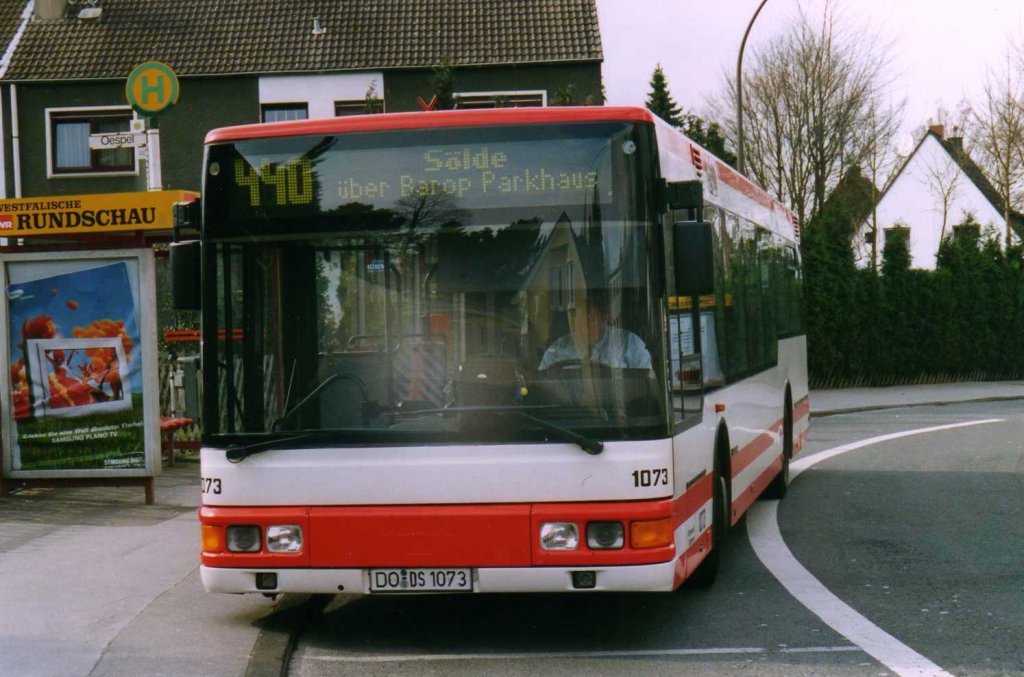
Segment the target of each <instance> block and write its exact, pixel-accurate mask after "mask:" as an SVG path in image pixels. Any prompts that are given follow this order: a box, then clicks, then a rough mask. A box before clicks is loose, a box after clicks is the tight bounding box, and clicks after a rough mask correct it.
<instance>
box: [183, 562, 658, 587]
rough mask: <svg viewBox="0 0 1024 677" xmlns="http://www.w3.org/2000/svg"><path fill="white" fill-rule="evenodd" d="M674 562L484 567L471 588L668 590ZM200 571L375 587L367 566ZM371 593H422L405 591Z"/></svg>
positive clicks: (288, 582)
mask: <svg viewBox="0 0 1024 677" xmlns="http://www.w3.org/2000/svg"><path fill="white" fill-rule="evenodd" d="M676 566H677V562H676V561H669V562H662V563H658V564H641V565H630V566H608V567H603V566H596V567H587V566H578V567H510V568H500V567H481V568H474V569H472V592H474V593H500V592H524V593H528V592H668V591H671V590H672V589H673V587H674V580H675V577H676ZM581 572H592V573H593V574H594V576H593V585H592V586H590V587H586V588H580V587H578V585H574V580H576V582H577V584H578V583H579V581H580V573H581ZM199 573H200V577H201V579H202V581H203V586H204V587H205V588H206V590H207V591H208V592H226V593H246V592H258V593H264V594H283V593H307V594H352V595H362V594H371V592H372V591H371V589H370V570H369V569H290V568H281V569H248V568H238V569H231V568H221V567H208V566H200V567H199ZM258 574H276V576H275V577H274V579H276V580H274V579H271V580H274V583H275V586H274V587H273V588H268V587H266V583H267V577H262V580H261V583H262V585H261V586H260V587H258V586H257V578H258ZM573 574H576V576H575V577H574V575H573ZM588 582H589V581H588ZM436 592H437V591H432V592H431V593H429V594H435V593H436ZM441 592H442V593H444V594H449V593H447V592H446V591H441ZM467 592H469V591H467ZM373 594H424V593H419V592H416V591H413V590H407V591H400V592H399V591H396V592H390V591H389V592H373ZM454 594H458V593H454Z"/></svg>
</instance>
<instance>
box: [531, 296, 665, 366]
mask: <svg viewBox="0 0 1024 677" xmlns="http://www.w3.org/2000/svg"><path fill="white" fill-rule="evenodd" d="M580 305H583V306H584V309H582V310H581V308H580ZM580 305H577V306H576V307H575V308H574V309H571V310H570V311H569V320H570V325H569V326H570V332H569V333H568V334H566V335H565V336H562V337H561V338H559V339H558V340H556V341H555V342H554V343H552V344H551V345H550V346H548V348H547V350H545V351H544V355H543V356H542V357H541V359H540V365H539V366H538V369H540V370H544V369H548V368H549V367H552V366H555V365H557V364H559V363H564V362H565V361H566V360H579V359H583V360H589V361H592V362H596V363H598V364H603V365H605V366H607V367H613V368H617V369H650V368H651V354H650V353H649V352H648V351H647V346H646V345H644V342H643V339H641V338H640V337H639V336H637V335H636V334H634V333H633V332H631V331H627V330H625V329H622V328H621V327H614V326H611V325H610V324H609V322H610V320H611V311H610V309H609V303H608V294H607V292H606V291H604V290H597V289H592V290H590V291H589V293H588V294H587V296H586V299H585V300H584V302H583V303H582V304H580Z"/></svg>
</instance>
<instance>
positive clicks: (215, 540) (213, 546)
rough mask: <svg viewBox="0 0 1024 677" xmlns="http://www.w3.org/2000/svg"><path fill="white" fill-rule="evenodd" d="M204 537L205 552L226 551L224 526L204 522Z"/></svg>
mask: <svg viewBox="0 0 1024 677" xmlns="http://www.w3.org/2000/svg"><path fill="white" fill-rule="evenodd" d="M202 538H203V552H224V527H220V526H214V525H212V524H204V525H203V528H202Z"/></svg>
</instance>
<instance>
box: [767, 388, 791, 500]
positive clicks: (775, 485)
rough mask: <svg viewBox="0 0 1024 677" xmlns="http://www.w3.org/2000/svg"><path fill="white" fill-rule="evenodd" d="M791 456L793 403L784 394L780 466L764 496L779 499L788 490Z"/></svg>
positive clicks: (783, 496)
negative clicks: (784, 408)
mask: <svg viewBox="0 0 1024 677" xmlns="http://www.w3.org/2000/svg"><path fill="white" fill-rule="evenodd" d="M792 457H793V405H791V404H790V398H789V395H788V394H787V395H786V411H785V413H784V414H783V417H782V468H781V469H780V470H779V474H778V475H776V476H775V478H774V479H772V481H771V484H769V485H768V486H767V487H765V490H764V494H763V496H764V498H768V499H775V500H779V501H781V500H782V499H783V498H785V497H786V494H787V493H788V492H789V459H790V458H792Z"/></svg>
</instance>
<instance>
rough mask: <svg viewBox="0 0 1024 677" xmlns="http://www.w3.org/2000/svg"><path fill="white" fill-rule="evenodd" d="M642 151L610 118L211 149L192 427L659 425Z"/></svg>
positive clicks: (657, 310) (412, 439)
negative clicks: (202, 391)
mask: <svg viewBox="0 0 1024 677" xmlns="http://www.w3.org/2000/svg"><path fill="white" fill-rule="evenodd" d="M649 148H650V141H649V139H648V137H647V132H646V131H641V128H638V127H637V126H635V125H632V124H627V123H590V124H570V125H567V124H560V125H531V126H508V127H481V128H458V129H434V130H416V131H415V132H410V131H386V132H374V133H358V134H336V135H321V136H302V137H285V138H266V139H263V138H261V139H255V140H247V141H238V142H235V143H230V144H218V145H213V146H211V147H210V148H209V149H208V154H207V165H206V167H207V171H206V180H205V186H204V209H205V214H204V226H203V238H204V241H205V243H206V251H207V257H206V261H207V263H206V271H207V274H210V275H213V276H214V278H215V280H216V284H207V285H205V289H206V293H207V294H208V298H207V299H206V301H207V302H206V304H205V305H206V307H208V308H215V311H213V310H211V311H208V313H207V315H206V316H205V317H204V332H205V335H204V342H205V343H204V351H205V352H204V363H205V364H215V365H217V367H216V369H215V370H214V371H215V372H216V373H215V374H207V376H206V381H205V383H206V387H207V388H209V387H215V388H216V389H217V392H218V393H219V397H216V398H214V397H208V398H206V402H207V403H208V404H209V406H208V408H207V410H206V412H205V418H206V421H204V423H205V425H206V426H207V429H208V432H209V433H211V434H212V435H213V437H214V439H216V438H217V437H218V436H220V437H232V436H234V437H243V438H246V439H249V438H256V439H259V438H260V437H261V436H262V437H266V436H268V435H278V434H279V435H281V436H295V435H296V433H307V432H311V431H313V432H317V433H318V436H317V439H321V437H322V435H324V434H327V435H332V436H333V439H332V441H333V442H336V443H340V444H344V443H346V442H351V443H353V444H356V443H359V444H362V443H378V444H379V443H389V444H390V443H394V444H402V443H424V442H433V443H455V442H480V441H496V442H501V441H540V440H549V439H557V436H554V437H553V431H557V430H559V429H565V430H571V431H573V432H575V433H576V434H578V435H586V436H588V437H592V438H598V439H636V438H641V439H642V438H650V437H655V436H663V435H665V434H666V431H667V430H668V421H669V416H668V414H667V411H666V407H667V394H666V385H665V369H666V366H665V362H666V361H665V357H664V344H665V341H666V339H665V335H664V334H665V326H666V324H665V320H664V315H663V310H662V306H661V302H660V299H661V297H662V294H661V291H660V289H658V283H657V282H656V281H657V280H658V279H660V273H658V271H659V270H660V268H659V264H658V260H659V259H658V256H656V252H657V251H659V249H658V246H659V245H658V244H657V243H656V242H654V238H655V237H657V230H656V229H655V228H654V224H653V222H652V219H651V218H650V217H649V215H648V214H647V210H648V208H649V207H648V205H649V204H650V199H649V197H647V196H646V195H645V193H644V189H642V188H641V186H644V185H648V184H649V181H644V180H642V177H643V176H644V173H645V172H649V171H650V167H651V166H652V158H651V152H650V150H649ZM213 295H215V298H213ZM214 312H215V315H214ZM215 331H216V334H214V332H215ZM509 414H519V415H509ZM523 414H526V415H523Z"/></svg>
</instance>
